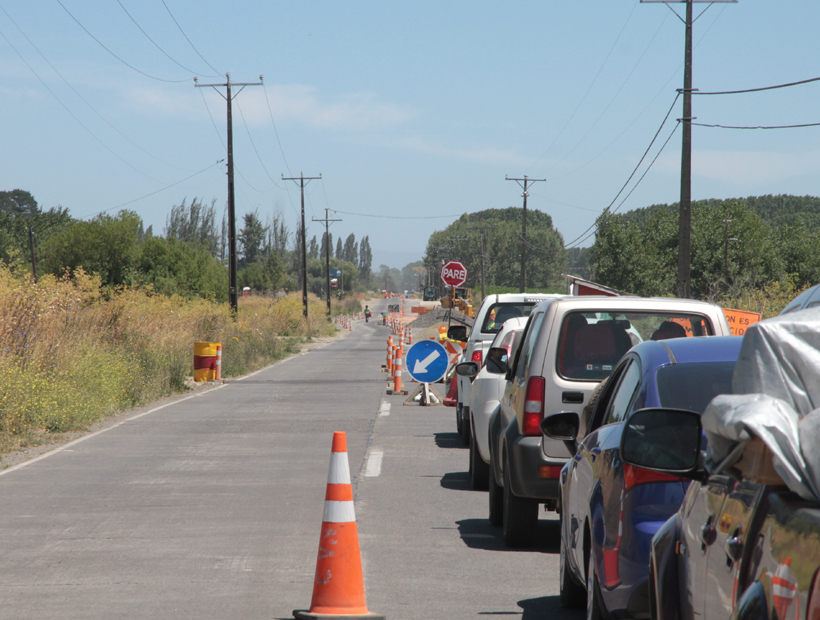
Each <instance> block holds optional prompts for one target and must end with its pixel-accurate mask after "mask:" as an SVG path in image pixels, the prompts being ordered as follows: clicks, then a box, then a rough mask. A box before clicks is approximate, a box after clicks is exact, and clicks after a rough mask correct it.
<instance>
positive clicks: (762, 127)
mask: <svg viewBox="0 0 820 620" xmlns="http://www.w3.org/2000/svg"><path fill="white" fill-rule="evenodd" d="M692 124H693V125H697V126H698V127H717V128H719V129H799V128H800V127H818V126H820V123H803V124H801V125H770V126H768V127H764V126H762V125H757V126H755V127H740V126H736V125H707V124H706V123H692Z"/></svg>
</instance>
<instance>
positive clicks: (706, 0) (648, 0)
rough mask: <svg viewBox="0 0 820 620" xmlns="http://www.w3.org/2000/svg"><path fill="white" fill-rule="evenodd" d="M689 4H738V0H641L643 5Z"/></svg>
mask: <svg viewBox="0 0 820 620" xmlns="http://www.w3.org/2000/svg"><path fill="white" fill-rule="evenodd" d="M687 2H691V3H692V4H713V3H718V2H722V3H724V4H725V3H731V4H737V2H738V0H641V4H653V3H654V4H686V3H687Z"/></svg>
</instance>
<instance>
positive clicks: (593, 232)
mask: <svg viewBox="0 0 820 620" xmlns="http://www.w3.org/2000/svg"><path fill="white" fill-rule="evenodd" d="M680 123H681V122H680V121H678V124H677V125H675V128H674V129H673V130H672V132H671V133H670V134H669V137H668V138H667V139H666V142H664V143H663V146H661V148H660V150H658V153H657V154H656V155H655V157H654V158H653V159H652V161H651V162H650V163H649V165H648V166H647V167H646V170H644V173H643V174H642V175H641V178H639V179H638V182H637V183H635V185H634V186H633V187H632V189H631V190H629V193H628V194H627V195H626V196H624V199H623V200H622V201H621V203H620V204H619V205H618V206H617V207H615V208H614V209H613V210H612V211H611V212H610V213H616V212H617V211H618V209H620V208H621V207H622V206H623V205H624V203H625V202H626V201H627V200H628V199H629V197H630V196H631V195H632V192H634V191H635V190H636V189H637V188H638V186H639V185H640V184H641V181H643V178H644V177H645V176H646V175H647V173H648V172H649V171H650V170H651V169H652V166H653V165H654V164H655V162H656V161H657V160H658V157H660V155H661V153H663V150H664V149H665V148H666V145H667V144H669V141H670V140H671V139H672V136H674V135H675V132H676V131H677V130H678V127H679V126H680ZM603 215H604V214H603V213H602V214H601V217H603ZM598 221H600V218H598ZM597 232H598V222H597V221H596V223H595V230H594V231H592V232H591V233H589V234H588V235H587V236H586V237H584V238H583V239H580V240H578V239H576V240H575V241H573V242H572V244H574V245H572V247H577V246H578V244H581V243H583V242H584V241H586V240H587V239H589V238H590V237H591V236H592V235H594V234H595V233H597Z"/></svg>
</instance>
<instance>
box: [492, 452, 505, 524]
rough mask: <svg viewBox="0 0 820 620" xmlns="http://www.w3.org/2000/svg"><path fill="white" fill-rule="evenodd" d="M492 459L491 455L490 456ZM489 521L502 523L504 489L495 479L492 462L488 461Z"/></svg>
mask: <svg viewBox="0 0 820 620" xmlns="http://www.w3.org/2000/svg"><path fill="white" fill-rule="evenodd" d="M491 460H492V457H491ZM489 470H490V480H489V486H490V523H492V524H493V525H502V524H503V523H504V489H503V488H502V487H500V486H499V485H498V483H497V482H496V481H495V472H493V467H492V463H490V467H489Z"/></svg>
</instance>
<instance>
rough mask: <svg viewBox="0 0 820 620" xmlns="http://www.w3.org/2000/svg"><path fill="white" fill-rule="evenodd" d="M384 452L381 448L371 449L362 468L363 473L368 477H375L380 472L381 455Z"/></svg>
mask: <svg viewBox="0 0 820 620" xmlns="http://www.w3.org/2000/svg"><path fill="white" fill-rule="evenodd" d="M383 456H384V452H382V451H381V450H371V451H370V456H369V457H367V466H366V467H365V468H364V475H365V476H367V477H368V478H375V477H376V476H378V475H379V474H380V473H382V457H383Z"/></svg>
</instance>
